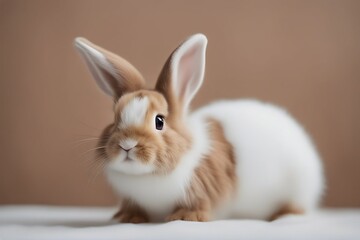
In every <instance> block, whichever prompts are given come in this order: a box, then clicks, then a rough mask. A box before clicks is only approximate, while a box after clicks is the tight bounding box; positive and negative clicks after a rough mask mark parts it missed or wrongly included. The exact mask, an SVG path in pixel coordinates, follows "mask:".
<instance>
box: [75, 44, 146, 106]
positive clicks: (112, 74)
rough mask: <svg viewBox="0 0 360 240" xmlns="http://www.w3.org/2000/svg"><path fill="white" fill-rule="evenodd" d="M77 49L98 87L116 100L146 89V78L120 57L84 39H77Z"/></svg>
mask: <svg viewBox="0 0 360 240" xmlns="http://www.w3.org/2000/svg"><path fill="white" fill-rule="evenodd" d="M75 47H76V49H77V50H78V51H79V52H80V54H81V56H82V57H83V59H84V60H85V62H86V65H87V66H88V68H89V70H90V72H91V73H92V76H93V77H94V79H95V81H96V83H97V85H98V86H99V87H100V88H101V90H103V91H104V92H105V93H106V94H108V95H110V96H112V97H114V99H115V100H117V99H118V98H120V97H121V96H122V95H123V94H124V93H125V92H132V91H136V90H139V89H141V88H143V87H144V85H145V82H144V78H143V77H142V75H141V74H140V72H139V71H138V70H137V69H136V68H135V67H134V66H133V65H131V64H130V63H129V62H128V61H126V60H125V59H123V58H121V57H120V56H117V55H116V54H114V53H111V52H109V51H107V50H105V49H103V48H101V47H99V46H96V45H95V44H93V43H91V42H90V41H88V40H86V39H84V38H76V39H75Z"/></svg>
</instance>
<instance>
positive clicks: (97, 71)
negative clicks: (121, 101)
mask: <svg viewBox="0 0 360 240" xmlns="http://www.w3.org/2000/svg"><path fill="white" fill-rule="evenodd" d="M75 47H76V48H77V49H78V50H79V52H80V53H81V55H82V56H83V57H84V60H85V62H86V65H87V66H88V67H89V70H90V72H91V73H92V75H93V77H94V79H95V81H96V83H97V84H98V86H99V87H100V88H101V89H102V90H103V91H104V92H105V93H106V94H108V95H110V96H114V91H113V89H112V87H111V86H110V85H109V84H108V82H107V79H106V78H107V75H106V74H104V73H105V72H104V70H105V71H106V72H107V73H109V74H111V75H112V76H114V77H115V78H117V77H118V74H117V73H116V70H115V69H114V66H113V65H112V64H111V63H110V62H109V61H108V60H107V59H106V57H105V56H104V54H103V53H101V52H100V51H98V50H97V49H95V48H94V47H92V46H91V45H89V42H88V41H87V40H86V39H84V38H81V37H78V38H76V39H75Z"/></svg>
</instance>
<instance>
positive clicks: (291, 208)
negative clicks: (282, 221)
mask: <svg viewBox="0 0 360 240" xmlns="http://www.w3.org/2000/svg"><path fill="white" fill-rule="evenodd" d="M304 213H305V211H304V209H301V208H299V207H297V206H295V205H293V204H284V205H283V206H281V207H280V208H279V210H278V211H276V212H275V213H274V214H273V215H271V217H270V218H269V221H274V220H276V219H278V218H280V217H282V216H284V215H287V214H304Z"/></svg>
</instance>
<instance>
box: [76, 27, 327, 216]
mask: <svg viewBox="0 0 360 240" xmlns="http://www.w3.org/2000/svg"><path fill="white" fill-rule="evenodd" d="M75 47H76V49H77V50H78V51H79V53H80V55H81V56H82V58H83V59H84V60H85V63H86V65H87V67H88V68H89V70H90V72H91V74H92V76H93V78H94V79H95V81H96V83H97V85H98V87H99V88H100V89H101V90H102V91H103V92H105V93H106V94H107V95H109V96H110V97H112V98H113V100H114V107H113V109H114V114H115V116H114V121H113V123H111V124H110V125H109V126H107V127H106V128H105V130H104V131H103V133H102V134H101V136H100V140H99V142H98V152H97V154H98V156H99V157H100V158H101V160H99V161H102V163H104V164H105V168H104V171H105V175H106V178H107V180H108V181H109V184H110V185H111V186H112V188H113V190H114V192H115V193H116V195H117V196H118V197H119V201H120V203H121V207H120V210H119V211H118V212H117V213H116V214H115V215H114V218H115V219H116V220H117V221H119V222H123V223H144V222H166V221H173V220H185V221H212V220H218V219H234V218H235V219H244V218H246V219H260V220H274V219H277V218H279V217H280V216H282V215H284V214H304V213H309V212H312V211H313V210H316V209H317V207H318V206H319V203H320V200H321V197H322V195H323V191H324V176H323V167H322V163H321V160H320V157H319V154H318V152H317V150H316V148H315V146H314V144H313V143H312V141H311V139H310V137H309V136H308V134H307V133H306V132H305V131H304V129H303V128H302V127H301V125H300V124H299V123H297V122H296V120H294V118H293V117H291V116H290V115H289V114H288V113H287V112H286V111H285V110H283V109H282V108H280V107H277V106H274V105H272V104H269V103H265V102H261V101H258V100H251V99H244V100H223V101H218V102H214V103H212V104H210V105H207V106H204V107H202V108H200V109H198V110H196V111H194V112H191V111H190V110H189V109H190V103H191V100H192V99H193V98H194V96H195V94H196V93H197V92H198V90H199V88H200V86H201V85H202V83H203V80H204V73H205V52H206V47H207V38H206V36H205V35H203V34H200V33H199V34H195V35H192V36H190V37H189V38H188V39H186V40H185V41H184V42H183V43H182V44H180V45H179V46H178V47H177V48H176V49H175V50H174V51H173V52H172V54H171V55H170V57H169V58H168V59H167V61H166V63H165V65H164V67H163V68H162V71H161V73H160V75H159V77H158V80H157V82H156V85H155V88H153V89H149V88H146V86H145V81H144V78H143V76H142V75H141V73H140V72H139V71H138V70H137V69H136V68H135V67H134V66H133V65H132V64H130V63H129V62H128V61H126V60H125V59H123V58H121V57H120V56H117V55H115V54H114V53H111V52H109V51H107V50H105V49H103V48H101V47H99V46H97V45H95V44H93V43H91V42H90V41H88V40H86V39H84V38H80V37H79V38H76V39H75Z"/></svg>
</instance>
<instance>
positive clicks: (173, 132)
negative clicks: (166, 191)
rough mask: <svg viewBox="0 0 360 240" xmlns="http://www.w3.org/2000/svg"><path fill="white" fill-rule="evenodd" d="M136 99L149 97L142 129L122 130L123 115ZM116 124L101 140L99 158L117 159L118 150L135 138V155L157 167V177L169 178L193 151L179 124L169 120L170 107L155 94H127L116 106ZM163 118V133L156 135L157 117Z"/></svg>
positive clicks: (171, 119)
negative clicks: (187, 152)
mask: <svg viewBox="0 0 360 240" xmlns="http://www.w3.org/2000/svg"><path fill="white" fill-rule="evenodd" d="M134 97H147V98H148V99H149V103H150V105H149V108H148V111H147V113H146V117H145V124H144V125H142V126H131V127H127V128H126V129H120V128H118V126H119V125H120V123H121V112H122V110H123V108H124V107H125V106H126V104H127V103H128V102H129V101H130V100H132V99H133V98H134ZM114 112H115V118H114V123H113V124H112V125H111V126H108V127H107V128H106V129H105V131H104V133H103V134H102V136H101V140H100V142H99V147H100V146H102V147H104V148H100V149H98V155H99V156H100V155H103V156H106V159H109V158H111V157H115V156H117V155H118V154H119V152H120V151H122V149H121V148H120V146H119V141H120V140H121V139H126V138H129V137H130V138H133V139H136V140H137V141H138V145H137V146H136V155H137V157H138V159H139V160H141V161H142V162H143V163H145V164H146V163H148V164H150V163H154V164H155V165H156V167H157V171H156V172H155V173H156V174H159V173H161V174H166V173H168V172H170V171H171V170H173V169H174V168H175V167H176V165H177V163H178V161H179V159H180V156H181V155H182V154H183V153H184V152H185V151H186V150H187V149H189V148H190V144H191V139H190V137H189V133H188V132H187V131H186V130H184V127H183V126H182V125H181V124H180V121H176V120H175V119H173V118H168V116H169V114H168V105H167V102H166V100H165V98H164V97H163V96H162V95H161V94H160V93H158V92H156V91H150V90H139V91H135V92H131V93H127V94H124V95H123V96H122V97H121V98H120V99H119V100H118V101H117V102H116V103H115V106H114ZM156 114H161V115H163V116H164V117H165V127H164V130H162V131H159V132H156V130H155V122H154V115H156Z"/></svg>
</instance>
